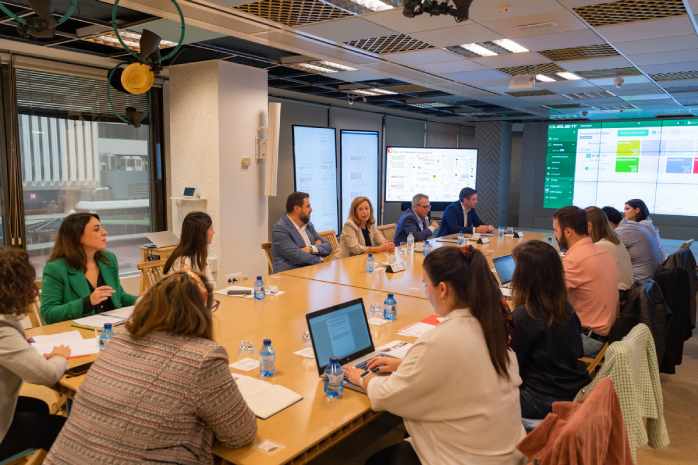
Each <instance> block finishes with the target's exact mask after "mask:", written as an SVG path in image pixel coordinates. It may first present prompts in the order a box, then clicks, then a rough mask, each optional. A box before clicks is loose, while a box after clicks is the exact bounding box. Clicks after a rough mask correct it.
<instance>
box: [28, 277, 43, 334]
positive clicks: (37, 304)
mask: <svg viewBox="0 0 698 465" xmlns="http://www.w3.org/2000/svg"><path fill="white" fill-rule="evenodd" d="M34 285H35V286H36V287H37V288H38V289H39V295H37V296H36V299H34V302H33V303H32V304H30V305H29V321H30V322H31V324H32V328H38V327H40V326H44V319H43V318H42V317H41V280H40V279H37V280H36V281H34Z"/></svg>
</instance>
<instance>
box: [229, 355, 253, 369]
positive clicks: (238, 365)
mask: <svg viewBox="0 0 698 465" xmlns="http://www.w3.org/2000/svg"><path fill="white" fill-rule="evenodd" d="M230 366H231V367H232V368H235V369H237V370H240V371H250V370H252V369H253V368H259V360H255V359H253V358H246V359H244V360H240V361H239V362H235V363H231V364H230Z"/></svg>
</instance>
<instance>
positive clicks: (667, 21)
mask: <svg viewBox="0 0 698 465" xmlns="http://www.w3.org/2000/svg"><path fill="white" fill-rule="evenodd" d="M596 30H597V31H598V33H599V34H601V35H602V36H603V37H604V38H605V39H606V40H608V41H609V42H611V43H616V42H629V41H631V40H648V39H659V38H661V37H673V36H680V35H691V34H695V31H694V30H693V25H692V24H691V21H690V20H689V19H688V15H686V16H677V17H673V18H662V19H654V20H651V21H638V22H636V23H627V24H617V25H613V26H603V27H597V28H596Z"/></svg>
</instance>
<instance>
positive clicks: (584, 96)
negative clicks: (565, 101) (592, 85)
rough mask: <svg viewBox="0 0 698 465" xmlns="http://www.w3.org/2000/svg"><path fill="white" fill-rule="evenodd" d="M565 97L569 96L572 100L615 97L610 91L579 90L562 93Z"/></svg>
mask: <svg viewBox="0 0 698 465" xmlns="http://www.w3.org/2000/svg"><path fill="white" fill-rule="evenodd" d="M562 96H563V97H567V98H569V99H572V100H585V99H590V98H609V97H615V95H613V94H612V93H610V92H605V91H601V92H577V93H576V94H562Z"/></svg>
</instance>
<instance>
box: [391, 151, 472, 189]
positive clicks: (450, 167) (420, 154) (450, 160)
mask: <svg viewBox="0 0 698 465" xmlns="http://www.w3.org/2000/svg"><path fill="white" fill-rule="evenodd" d="M386 155H387V158H386V173H385V200H386V201H387V202H409V201H411V200H412V197H414V195H415V194H420V193H421V194H426V195H428V196H429V200H430V201H431V202H454V201H456V200H458V194H459V193H460V190H461V189H462V188H464V187H472V188H473V189H474V188H475V180H476V179H477V149H437V148H424V147H388V148H387V154H386Z"/></svg>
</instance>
